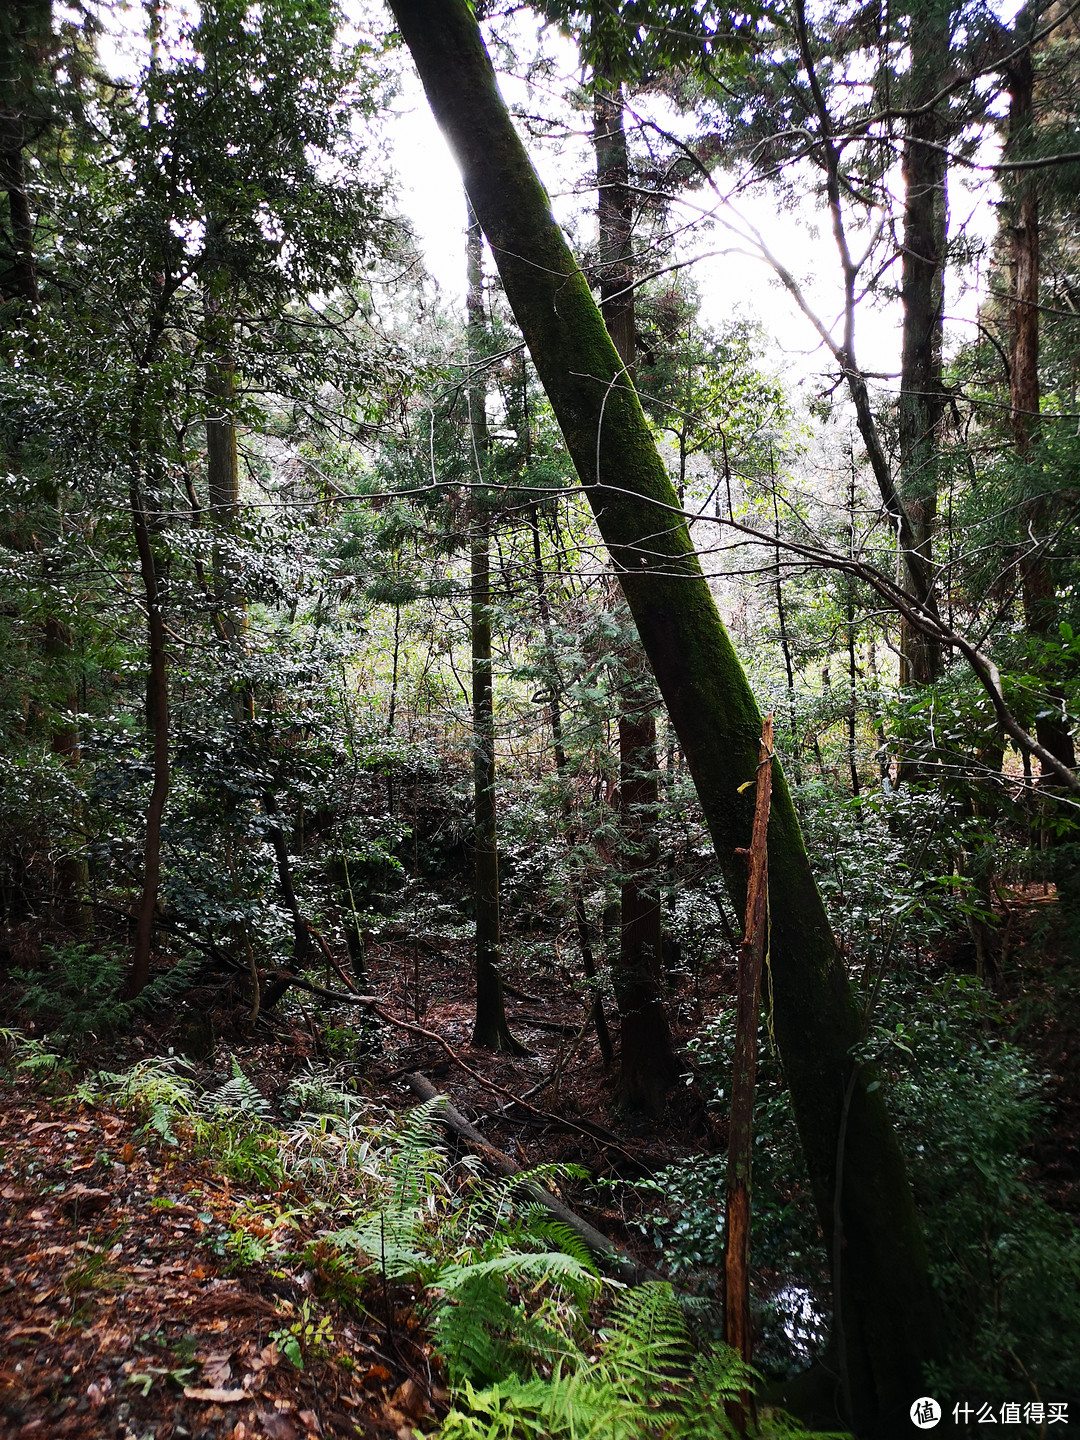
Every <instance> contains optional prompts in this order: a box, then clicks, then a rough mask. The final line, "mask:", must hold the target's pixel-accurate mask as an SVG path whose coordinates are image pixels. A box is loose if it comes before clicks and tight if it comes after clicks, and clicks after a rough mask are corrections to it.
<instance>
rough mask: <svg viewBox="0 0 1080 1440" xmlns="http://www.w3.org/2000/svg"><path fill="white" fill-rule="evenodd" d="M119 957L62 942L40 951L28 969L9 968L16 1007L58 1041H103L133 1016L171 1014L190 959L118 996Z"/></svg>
mask: <svg viewBox="0 0 1080 1440" xmlns="http://www.w3.org/2000/svg"><path fill="white" fill-rule="evenodd" d="M124 968H125V964H124V960H123V958H122V957H121V956H119V955H118V954H116V953H115V952H112V953H105V954H102V953H99V952H98V951H96V950H95V949H94V947H93V946H92V945H78V944H71V945H63V946H60V947H57V948H55V949H46V950H45V951H44V952H43V956H42V964H41V965H40V966H39V967H38V968H36V969H34V970H19V969H16V970H13V971H12V972H11V978H12V979H13V980H14V981H15V983H16V985H17V986H18V987H19V990H18V995H17V1001H16V1003H17V1005H18V1007H19V1009H20V1010H22V1011H24V1012H25V1013H26V1014H27V1015H28V1016H29V1017H30V1018H31V1019H32V1020H33V1021H34V1022H35V1023H36V1024H37V1025H38V1026H39V1028H40V1029H41V1030H42V1032H43V1033H44V1034H46V1035H48V1036H52V1037H54V1038H55V1039H56V1040H58V1041H59V1042H60V1043H61V1044H63V1045H74V1046H78V1045H86V1044H88V1043H90V1042H91V1041H95V1040H103V1039H109V1038H111V1037H112V1036H114V1035H116V1034H117V1033H118V1032H120V1031H122V1030H125V1029H127V1028H128V1026H130V1025H131V1024H132V1023H133V1021H135V1020H137V1019H155V1020H156V1019H159V1018H160V1017H161V1015H162V1014H163V1013H166V1014H168V1013H171V1012H172V1010H173V1009H174V1008H175V1005H176V1000H177V997H178V996H179V995H180V994H181V993H182V992H183V991H184V990H185V989H186V988H187V987H188V986H189V985H190V983H191V980H192V977H193V974H194V971H195V968H196V966H195V963H194V962H192V961H183V960H182V961H179V962H177V963H176V964H175V965H173V966H172V968H171V969H170V970H167V971H165V972H164V973H163V974H161V975H157V976H155V977H154V979H153V980H152V981H151V982H150V984H149V985H148V986H147V987H146V988H145V990H143V992H142V993H141V994H140V995H139V997H138V999H137V1000H134V1001H129V1000H125V999H123V998H122V990H123V983H124Z"/></svg>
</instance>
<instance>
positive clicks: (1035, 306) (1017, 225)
mask: <svg viewBox="0 0 1080 1440" xmlns="http://www.w3.org/2000/svg"><path fill="white" fill-rule="evenodd" d="M1025 23H1026V28H1027V30H1028V32H1029V33H1030V20H1029V19H1028V20H1026V22H1025ZM1018 28H1021V26H1020V23H1019V22H1018ZM1008 80H1009V131H1008V147H1009V151H1010V154H1012V153H1015V152H1017V151H1020V150H1022V149H1023V148H1024V146H1025V144H1026V142H1028V141H1029V140H1030V138H1031V132H1032V126H1033V124H1034V100H1035V66H1034V62H1033V58H1032V54H1031V46H1030V44H1029V45H1028V46H1027V47H1026V48H1025V49H1024V50H1022V51H1021V52H1020V54H1018V55H1017V56H1016V58H1015V60H1014V62H1013V64H1012V66H1011V67H1010V70H1009V75H1008ZM1012 260H1013V302H1012V356H1011V358H1010V370H1009V408H1010V411H1011V416H1010V418H1011V421H1012V432H1013V443H1014V445H1015V447H1016V456H1017V459H1018V460H1028V461H1029V462H1032V461H1033V457H1032V451H1033V450H1034V448H1035V444H1036V442H1037V440H1038V436H1039V408H1040V404H1039V402H1040V387H1039V181H1038V179H1037V177H1036V176H1034V175H1031V176H1029V177H1027V178H1021V179H1020V180H1019V182H1018V183H1017V186H1016V191H1015V195H1014V197H1013V224H1012ZM1024 513H1025V518H1026V520H1027V522H1028V531H1029V535H1030V536H1034V538H1035V542H1036V543H1038V542H1039V540H1040V539H1042V540H1045V537H1046V535H1047V532H1048V530H1049V518H1050V517H1049V514H1048V507H1047V503H1046V500H1045V498H1044V497H1041V496H1036V498H1034V499H1033V500H1030V501H1029V502H1028V503H1027V505H1026V506H1025V507H1024ZM1024 543H1025V544H1027V543H1029V542H1028V541H1025V542H1024ZM1020 593H1021V599H1022V602H1023V607H1024V623H1025V625H1026V626H1027V630H1028V634H1029V635H1031V636H1032V637H1033V638H1034V639H1035V640H1036V641H1037V642H1039V643H1041V644H1045V642H1046V641H1048V640H1051V639H1054V638H1056V636H1057V633H1058V603H1057V589H1056V586H1055V584H1054V576H1053V571H1052V569H1051V566H1050V562H1049V560H1048V558H1047V556H1046V554H1045V553H1044V552H1041V551H1037V552H1036V553H1034V554H1029V555H1027V556H1025V557H1024V558H1023V559H1022V560H1021V562H1020ZM1047 693H1048V695H1049V698H1050V699H1051V700H1052V701H1053V702H1054V703H1055V705H1059V706H1060V708H1061V711H1062V714H1061V715H1060V716H1059V715H1054V714H1041V715H1037V716H1036V718H1035V735H1036V738H1037V739H1038V741H1039V743H1040V744H1041V745H1044V746H1045V747H1046V749H1047V750H1049V751H1050V752H1051V754H1053V755H1055V756H1056V757H1057V759H1058V760H1060V761H1061V762H1062V764H1063V765H1068V766H1069V768H1070V769H1072V768H1073V767H1074V766H1075V764H1076V753H1075V748H1074V746H1073V739H1072V735H1071V734H1070V731H1069V726H1068V723H1067V721H1066V720H1065V718H1064V708H1065V707H1064V697H1063V695H1062V692H1061V690H1060V689H1059V688H1057V687H1054V686H1050V687H1048V692H1047ZM1039 708H1040V710H1045V709H1046V708H1047V707H1046V706H1045V705H1041V706H1040V707H1039ZM1042 777H1043V780H1044V781H1045V780H1046V779H1047V778H1048V774H1047V768H1046V766H1045V765H1043V766H1042Z"/></svg>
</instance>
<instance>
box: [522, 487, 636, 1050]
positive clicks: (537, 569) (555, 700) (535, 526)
mask: <svg viewBox="0 0 1080 1440" xmlns="http://www.w3.org/2000/svg"><path fill="white" fill-rule="evenodd" d="M529 521H530V525H531V527H532V542H533V576H534V581H535V584H536V600H537V605H538V606H539V609H540V626H541V630H542V631H543V636H544V665H545V668H546V670H547V682H548V705H549V707H550V710H551V748H552V750H553V752H554V755H555V772H556V774H557V775H558V777H559V800H560V805H561V808H562V815H563V824H564V825H565V826H566V840H567V844H568V845H570V846H572V844H573V823H574V806H573V801H572V799H571V794H570V763H569V759H568V757H567V754H566V742H565V740H564V738H563V722H562V682H561V678H560V675H559V662H558V659H557V658H556V655H555V637H554V634H553V631H552V625H551V607H550V606H549V604H548V595H547V585H546V582H545V579H544V562H543V557H542V555H541V553H540V516H539V515H538V513H537V509H536V506H535V505H534V506H533V507H532V510H531V511H530V516H529ZM571 863H573V862H571ZM570 899H571V903H572V905H573V907H574V924H575V926H576V928H577V936H578V948H579V949H580V950H581V968H582V969H583V970H584V972H585V978H586V980H588V981H595V980H596V960H595V957H594V955H593V947H592V936H591V935H590V933H589V917H588V915H587V913H586V911H585V896H584V895H583V894H582V893H581V881H580V879H579V878H578V876H577V875H574V878H573V879H572V880H571V882H570ZM592 1020H593V1028H594V1029H595V1030H596V1039H597V1043H598V1044H599V1046H600V1054H601V1056H602V1057H603V1060H604V1066H605V1068H607V1067H609V1066H610V1065H611V1063H612V1061H613V1060H614V1058H615V1052H614V1050H613V1049H612V1047H611V1034H610V1032H609V1031H608V1024H607V1017H606V1015H605V1014H604V1002H603V1000H602V999H601V997H600V993H599V991H597V992H596V993H595V995H594V997H593V1008H592Z"/></svg>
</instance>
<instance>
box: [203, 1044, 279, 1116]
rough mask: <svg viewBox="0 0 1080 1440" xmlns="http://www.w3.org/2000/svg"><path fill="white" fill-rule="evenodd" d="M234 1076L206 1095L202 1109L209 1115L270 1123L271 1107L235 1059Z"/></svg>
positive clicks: (234, 1058) (233, 1065)
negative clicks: (237, 1117) (233, 1116)
mask: <svg viewBox="0 0 1080 1440" xmlns="http://www.w3.org/2000/svg"><path fill="white" fill-rule="evenodd" d="M232 1072H233V1073H232V1076H231V1078H230V1079H228V1080H226V1081H225V1084H224V1085H220V1086H218V1088H217V1089H216V1090H212V1091H210V1092H209V1094H207V1095H204V1096H203V1099H202V1104H201V1107H200V1108H201V1109H202V1110H203V1111H205V1112H206V1113H207V1114H209V1115H237V1116H243V1117H246V1118H248V1119H252V1120H262V1121H268V1120H269V1119H270V1118H271V1111H270V1106H269V1105H268V1103H267V1102H266V1100H265V1098H264V1097H263V1095H262V1092H261V1091H260V1090H259V1088H258V1086H257V1085H256V1084H255V1082H254V1081H253V1080H250V1079H249V1078H248V1076H246V1075H245V1074H244V1072H243V1070H241V1068H240V1063H239V1061H238V1060H237V1059H236V1057H235V1056H234V1057H233V1062H232Z"/></svg>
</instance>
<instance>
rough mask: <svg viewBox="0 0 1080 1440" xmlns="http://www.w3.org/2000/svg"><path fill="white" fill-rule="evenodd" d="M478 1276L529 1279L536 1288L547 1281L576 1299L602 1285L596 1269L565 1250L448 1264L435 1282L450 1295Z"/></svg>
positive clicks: (586, 1296) (585, 1295)
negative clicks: (467, 1263)
mask: <svg viewBox="0 0 1080 1440" xmlns="http://www.w3.org/2000/svg"><path fill="white" fill-rule="evenodd" d="M477 1275H502V1276H504V1277H505V1278H507V1279H513V1280H516V1281H518V1282H519V1283H520V1282H521V1281H529V1282H531V1283H532V1285H533V1286H534V1287H535V1288H539V1286H541V1285H544V1284H552V1285H557V1286H561V1287H562V1288H563V1289H565V1290H567V1291H569V1293H571V1294H572V1295H574V1296H575V1298H578V1297H581V1298H583V1299H587V1298H589V1297H591V1296H593V1295H596V1294H598V1293H599V1291H600V1289H601V1286H602V1285H603V1281H602V1280H601V1279H600V1277H599V1276H598V1275H597V1274H596V1272H595V1270H594V1269H591V1268H590V1267H589V1266H587V1265H583V1264H582V1263H581V1261H580V1260H578V1259H577V1258H576V1257H575V1256H573V1255H568V1254H566V1253H565V1252H564V1251H562V1250H547V1251H544V1252H542V1253H539V1254H530V1253H524V1254H522V1253H519V1252H515V1253H512V1254H509V1255H496V1256H494V1257H493V1258H492V1259H490V1260H479V1261H477V1262H475V1263H474V1264H471V1265H456V1264H455V1265H446V1266H444V1267H443V1269H442V1270H440V1271H439V1274H438V1277H437V1280H436V1283H437V1284H438V1286H439V1288H440V1289H441V1290H443V1291H445V1292H446V1294H447V1295H449V1296H453V1295H454V1294H455V1293H456V1292H457V1291H458V1290H460V1289H461V1287H462V1285H464V1284H467V1283H468V1282H470V1281H471V1280H472V1278H473V1277H474V1276H477Z"/></svg>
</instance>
